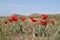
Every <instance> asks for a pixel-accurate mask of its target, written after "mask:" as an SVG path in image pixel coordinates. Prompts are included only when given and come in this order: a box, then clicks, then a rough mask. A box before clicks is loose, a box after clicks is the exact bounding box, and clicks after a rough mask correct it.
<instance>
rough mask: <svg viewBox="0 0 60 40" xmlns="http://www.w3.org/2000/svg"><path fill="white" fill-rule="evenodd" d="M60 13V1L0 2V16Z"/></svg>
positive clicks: (19, 0)
mask: <svg viewBox="0 0 60 40" xmlns="http://www.w3.org/2000/svg"><path fill="white" fill-rule="evenodd" d="M14 13H16V14H21V15H31V14H32V13H39V14H42V13H43V14H44V13H46V14H57V13H60V0H0V16H9V15H11V14H14Z"/></svg>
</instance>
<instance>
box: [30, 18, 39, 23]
mask: <svg viewBox="0 0 60 40" xmlns="http://www.w3.org/2000/svg"><path fill="white" fill-rule="evenodd" d="M30 19H31V21H32V22H38V19H37V18H30Z"/></svg>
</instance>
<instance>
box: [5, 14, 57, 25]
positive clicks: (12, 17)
mask: <svg viewBox="0 0 60 40" xmlns="http://www.w3.org/2000/svg"><path fill="white" fill-rule="evenodd" d="M41 17H42V19H44V20H39V19H37V18H32V17H30V19H31V21H32V22H40V24H41V25H43V26H45V25H47V23H48V21H47V20H45V19H47V18H48V15H46V14H42V15H41ZM17 20H18V16H16V15H13V16H11V17H10V18H9V19H8V21H9V22H13V21H15V22H16V21H17ZM20 20H21V21H25V20H26V18H25V17H20ZM55 22H56V20H54V19H50V23H51V24H54V23H55ZM4 23H5V24H7V23H8V22H7V21H5V22H4Z"/></svg>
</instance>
